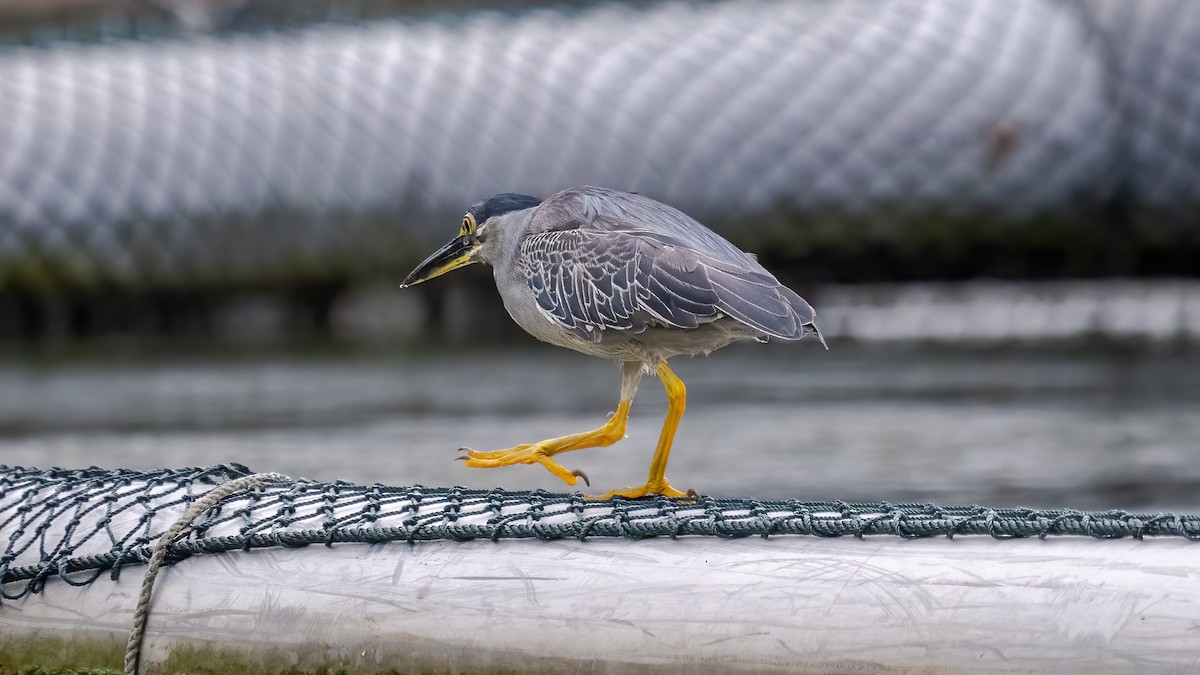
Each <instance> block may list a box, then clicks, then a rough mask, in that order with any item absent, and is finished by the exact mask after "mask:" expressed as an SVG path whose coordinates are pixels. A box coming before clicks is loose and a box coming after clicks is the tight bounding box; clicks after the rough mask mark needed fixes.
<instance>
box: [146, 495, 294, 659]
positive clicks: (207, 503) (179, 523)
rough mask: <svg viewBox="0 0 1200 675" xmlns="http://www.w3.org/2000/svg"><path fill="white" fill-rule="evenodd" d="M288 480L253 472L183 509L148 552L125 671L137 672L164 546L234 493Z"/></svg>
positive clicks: (185, 531)
mask: <svg viewBox="0 0 1200 675" xmlns="http://www.w3.org/2000/svg"><path fill="white" fill-rule="evenodd" d="M284 480H291V479H290V478H288V477H287V476H284V475H283V474H278V473H256V474H253V475H250V476H244V477H242V478H236V479H234V480H231V481H229V482H228V483H222V484H221V485H218V486H217V487H215V488H213V489H211V490H209V491H208V492H206V493H204V496H203V497H201V498H200V499H197V500H196V501H195V502H193V503H192V505H191V506H189V507H188V508H187V510H186V511H184V512H183V515H182V516H180V517H179V520H176V521H175V522H174V524H172V525H171V527H169V528H167V531H166V532H164V533H163V535H162V536H161V537H159V539H158V542H157V543H156V544H155V545H154V551H153V552H152V553H151V555H150V564H149V565H148V566H147V568H146V576H145V577H144V578H143V579H142V590H141V593H140V594H139V595H138V603H137V609H136V610H134V613H133V626H132V627H131V628H130V629H129V642H128V643H127V644H126V646H125V674H126V675H137V672H138V661H139V659H140V658H141V653H142V637H143V635H144V634H145V632H146V621H147V619H149V616H150V596H151V594H152V593H153V592H154V579H155V577H156V576H158V570H159V568H160V567H162V564H163V560H165V559H166V557H167V549H168V548H170V547H171V544H174V543H175V542H176V541H178V540H179V539H180V538H182V537H183V536H184V534H186V533H187V532H189V531H190V530H191V527H192V523H193V522H194V521H195V520H196V519H197V518H199V517H200V514H202V513H204V512H205V511H207V510H209V509H211V508H212V507H214V506H216V505H217V503H218V502H220V501H221V500H222V499H224V498H226V497H228V496H229V495H231V494H234V493H236V492H242V491H244V490H253V489H254V488H256V487H258V486H260V485H262V484H264V483H272V482H276V481H284Z"/></svg>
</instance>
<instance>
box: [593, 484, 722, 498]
mask: <svg viewBox="0 0 1200 675" xmlns="http://www.w3.org/2000/svg"><path fill="white" fill-rule="evenodd" d="M654 495H661V496H663V497H670V498H671V499H699V498H700V493H698V492H696V491H695V490H688V491H687V492H680V491H679V490H676V489H675V488H673V487H671V486H670V485H669V484H668V483H667V481H666V480H665V479H664V480H662V481H650V482H647V483H646V484H645V485H642V486H641V487H635V488H629V487H627V488H617V489H616V490H609V491H608V492H607V493H605V494H604V495H603V496H600V497H589V499H612V498H613V497H624V498H625V499H638V498H639V497H650V496H654Z"/></svg>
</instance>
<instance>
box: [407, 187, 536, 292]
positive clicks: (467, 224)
mask: <svg viewBox="0 0 1200 675" xmlns="http://www.w3.org/2000/svg"><path fill="white" fill-rule="evenodd" d="M541 203H542V200H540V199H538V198H537V197H530V196H529V195H519V194H515V193H512V192H503V193H501V194H498V195H493V196H491V197H488V198H487V199H485V200H483V201H481V202H478V203H476V204H475V205H474V206H472V207H471V208H470V209H468V210H467V213H466V215H464V216H463V219H462V225H461V226H459V228H458V236H457V237H455V238H454V239H451V240H450V241H449V242H447V243H446V244H445V245H443V246H442V247H441V248H439V249H438V250H436V251H434V252H433V254H432V255H430V256H429V257H428V258H426V259H425V262H423V263H421V264H420V265H417V268H416V269H415V270H413V271H412V272H410V273H409V275H408V277H407V278H405V279H404V282H403V283H401V284H400V287H401V288H407V287H408V286H415V285H416V284H419V283H421V282H422V281H428V280H429V279H432V278H434V277H437V276H441V275H443V274H445V273H446V272H449V271H450V270H456V269H458V268H460V267H464V266H466V265H470V264H472V263H477V262H483V260H482V259H481V258H480V256H479V252H480V249H482V248H483V247H484V245H485V244H486V243H487V242H488V241H489V239H488V238H489V237H491V236H493V235H494V234H495V233H496V232H497V231H498V230H499V227H498V226H497V225H496V221H497V219H499V218H500V217H501V216H504V215H505V214H509V213H512V212H513V211H524V210H525V209H530V208H533V207H535V206H537V205H538V204H541Z"/></svg>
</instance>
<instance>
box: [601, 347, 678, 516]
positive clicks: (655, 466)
mask: <svg viewBox="0 0 1200 675" xmlns="http://www.w3.org/2000/svg"><path fill="white" fill-rule="evenodd" d="M658 378H659V379H660V380H662V383H663V386H664V387H665V388H666V390H667V405H668V408H667V419H666V421H665V422H663V428H662V433H661V434H659V436H658V446H657V447H655V448H654V459H652V460H650V477H649V478H648V479H647V480H646V484H645V485H643V486H641V487H636V488H621V489H618V490H613V491H611V492H609V493H608V494H606V495H604V496H603V497H601V499H612V498H613V497H626V498H629V499H637V498H638V497H645V496H646V495H663V496H664V497H689V496H695V492H694V491H688V492H680V491H679V490H676V489H675V488H673V487H671V486H670V485H669V484H668V483H667V475H666V474H667V459H668V458H669V457H670V455H671V442H672V441H674V440H675V430H676V429H678V428H679V420H680V419H681V418H682V417H683V409H684V408H685V407H687V388H686V387H684V386H683V380H680V379H679V378H678V377H676V376H675V373H673V372H671V369H670V368H668V367H667V362H666V361H663V362H662V363H660V364H658Z"/></svg>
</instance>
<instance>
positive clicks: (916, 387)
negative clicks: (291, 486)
mask: <svg viewBox="0 0 1200 675" xmlns="http://www.w3.org/2000/svg"><path fill="white" fill-rule="evenodd" d="M673 367H674V368H675V371H676V372H677V373H678V374H679V375H680V377H682V378H683V380H684V381H685V383H687V385H688V387H689V389H688V392H689V398H688V409H687V414H686V415H685V416H684V419H683V424H682V426H681V428H680V431H679V435H678V437H677V440H676V444H675V451H674V452H673V454H672V458H671V463H670V470H669V472H668V475H669V476H670V478H671V480H672V482H673V483H674V484H675V485H676V486H678V487H681V488H688V487H694V488H697V489H698V490H700V491H702V492H705V493H707V494H712V495H722V496H756V497H770V498H798V499H826V498H840V499H847V500H865V499H887V500H892V501H934V502H942V503H964V502H966V503H982V504H989V505H1006V506H1008V505H1029V506H1057V507H1079V508H1102V507H1122V508H1134V509H1166V508H1174V509H1191V510H1194V509H1195V508H1197V507H1200V461H1197V460H1200V415H1198V414H1197V413H1196V411H1197V407H1198V406H1197V404H1198V403H1200V354H1196V353H1195V351H1194V350H1188V349H1185V348H1179V349H1166V348H1163V349H1156V350H1129V349H1100V350H1067V349H1057V350H1031V349H1005V350H995V349H992V350H981V349H964V348H941V349H933V348H901V347H896V346H883V347H879V346H877V347H862V346H860V347H855V346H853V345H845V344H842V345H837V344H835V345H834V349H832V350H830V351H828V352H825V351H823V350H821V349H820V348H819V347H817V346H816V345H815V344H802V345H798V346H797V345H767V346H765V347H763V346H758V345H747V346H745V347H742V346H738V347H731V348H729V349H726V350H723V351H721V352H719V353H717V354H714V355H713V356H712V357H710V358H706V359H692V360H687V359H678V360H677V361H675V362H673ZM618 382H619V372H618V370H617V369H616V368H615V367H613V366H612V365H611V364H607V363H605V362H603V361H599V360H595V359H589V358H584V357H582V356H579V355H576V354H572V353H569V352H565V351H562V350H556V349H552V348H549V347H539V346H531V347H529V348H527V349H521V350H498V349H497V350H479V351H474V350H469V349H464V350H462V351H461V352H449V351H444V352H435V353H421V354H411V353H410V354H386V355H381V354H362V353H359V354H350V355H345V354H336V355H335V354H324V355H317V356H313V355H306V356H253V357H247V356H241V357H235V358H231V357H228V356H220V357H218V356H214V357H194V356H193V357H189V358H172V359H161V358H155V359H133V358H129V357H125V358H120V359H116V360H112V359H105V360H98V359H91V360H89V359H68V360H62V361H45V360H42V361H38V362H36V363H30V362H28V361H25V362H17V361H16V360H12V359H10V360H8V361H7V362H0V463H4V464H10V465H25V466H43V467H48V466H52V465H53V466H63V467H81V466H87V465H93V464H94V465H100V466H104V467H131V468H151V467H161V466H169V467H178V466H188V465H207V464H213V463H218V462H240V463H243V464H246V465H248V466H250V467H251V468H253V469H255V470H258V471H279V472H283V473H286V474H289V475H292V476H305V477H309V478H315V479H323V480H333V479H344V480H350V481H355V482H368V483H369V482H376V481H378V482H383V483H388V484H412V483H421V484H425V485H465V486H470V487H481V488H486V487H493V486H503V487H506V488H512V489H519V488H538V487H541V488H546V489H550V490H560V489H562V488H563V486H562V484H561V483H559V482H558V481H557V480H556V479H555V478H553V477H552V476H551V475H550V474H549V473H547V472H546V471H544V470H543V469H541V468H540V467H536V466H535V467H529V466H520V467H512V468H504V469H496V470H486V471H485V470H472V469H467V468H465V467H463V466H462V465H461V464H460V463H457V462H454V461H452V460H453V458H454V457H455V455H456V454H457V453H456V452H455V450H457V449H458V448H459V447H460V446H470V447H474V448H477V449H496V448H501V447H508V446H511V445H514V444H517V443H522V442H529V441H535V440H539V439H542V438H547V437H550V436H555V435H560V434H565V433H572V432H576V431H582V430H585V429H590V428H593V427H595V426H597V425H599V424H600V423H601V422H603V420H604V419H605V415H606V414H607V413H609V412H610V411H612V410H613V409H614V408H615V406H616V400H617V392H618ZM665 409H666V402H665V396H664V394H663V392H662V388H661V386H660V385H659V383H658V381H657V379H655V378H653V377H647V378H644V379H643V380H642V385H641V388H640V390H639V392H638V397H637V400H636V401H635V404H634V407H633V413H632V417H631V420H630V426H629V438H628V439H626V440H625V441H624V442H622V443H619V444H617V445H615V446H612V447H610V448H597V449H590V450H583V451H579V452H575V453H570V454H567V455H564V456H562V460H563V463H564V464H565V465H566V466H568V467H570V468H581V469H583V470H585V471H587V473H588V474H589V476H591V478H592V481H593V487H592V489H593V491H603V490H607V489H609V488H611V487H617V486H622V485H630V484H636V483H638V482H640V481H641V480H644V475H645V471H646V469H647V467H648V464H649V460H650V455H651V452H652V449H653V446H654V442H655V440H656V438H657V434H658V430H659V428H660V425H661V423H662V418H663V414H664V413H665Z"/></svg>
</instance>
